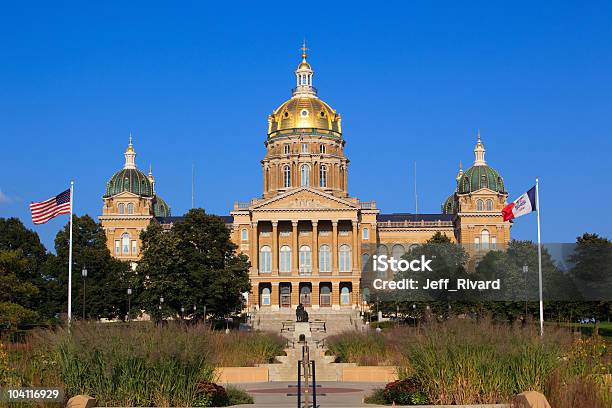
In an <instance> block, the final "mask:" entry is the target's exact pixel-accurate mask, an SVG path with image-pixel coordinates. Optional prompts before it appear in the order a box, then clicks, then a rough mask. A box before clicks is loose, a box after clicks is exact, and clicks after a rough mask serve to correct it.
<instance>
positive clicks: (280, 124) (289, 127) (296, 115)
mask: <svg viewBox="0 0 612 408" xmlns="http://www.w3.org/2000/svg"><path fill="white" fill-rule="evenodd" d="M306 50H307V48H306V43H304V45H303V46H302V62H300V64H299V65H298V67H297V69H296V70H295V79H296V86H295V88H293V97H292V98H291V99H289V100H288V101H286V102H285V103H283V104H282V105H281V106H279V107H278V108H276V109H275V110H274V112H272V114H271V115H270V116H268V137H272V136H277V135H280V134H289V133H294V132H295V131H296V130H299V129H308V130H314V131H317V132H320V133H331V134H333V135H335V136H340V135H341V134H342V127H341V125H340V114H339V113H338V112H336V111H335V110H333V109H332V107H331V106H329V105H328V104H326V103H325V102H323V101H322V100H321V99H319V98H318V97H317V89H316V88H315V87H314V86H312V77H313V75H314V72H313V70H312V68H311V66H310V64H309V63H308V62H307V61H306V58H307V55H306Z"/></svg>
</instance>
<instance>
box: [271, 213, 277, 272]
mask: <svg viewBox="0 0 612 408" xmlns="http://www.w3.org/2000/svg"><path fill="white" fill-rule="evenodd" d="M278 256H279V251H278V222H277V221H272V273H273V274H274V275H278Z"/></svg>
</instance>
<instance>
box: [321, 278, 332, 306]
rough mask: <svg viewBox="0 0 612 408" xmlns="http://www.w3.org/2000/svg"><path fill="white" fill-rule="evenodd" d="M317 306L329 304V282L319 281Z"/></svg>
mask: <svg viewBox="0 0 612 408" xmlns="http://www.w3.org/2000/svg"><path fill="white" fill-rule="evenodd" d="M319 306H321V307H329V306H331V284H329V283H321V286H320V289H319Z"/></svg>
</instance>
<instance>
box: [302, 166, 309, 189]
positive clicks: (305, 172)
mask: <svg viewBox="0 0 612 408" xmlns="http://www.w3.org/2000/svg"><path fill="white" fill-rule="evenodd" d="M300 185H301V186H302V187H308V186H309V185H310V167H308V166H307V165H306V164H304V165H302V167H301V168H300Z"/></svg>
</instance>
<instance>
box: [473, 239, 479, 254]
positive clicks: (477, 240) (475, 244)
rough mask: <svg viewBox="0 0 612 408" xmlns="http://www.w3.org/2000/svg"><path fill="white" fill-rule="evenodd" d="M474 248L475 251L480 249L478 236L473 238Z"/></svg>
mask: <svg viewBox="0 0 612 408" xmlns="http://www.w3.org/2000/svg"><path fill="white" fill-rule="evenodd" d="M474 249H476V250H477V251H478V250H479V249H480V238H478V237H477V238H474Z"/></svg>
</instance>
